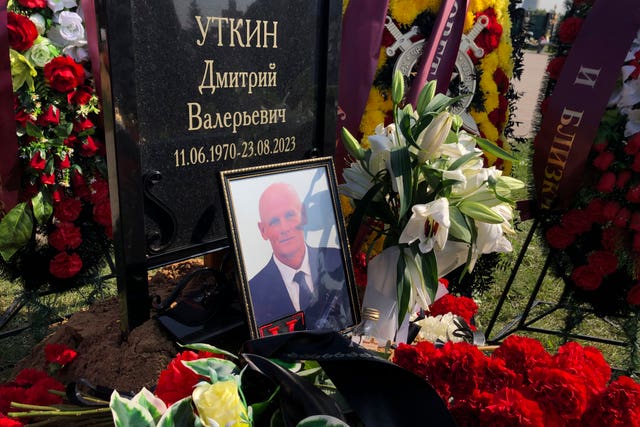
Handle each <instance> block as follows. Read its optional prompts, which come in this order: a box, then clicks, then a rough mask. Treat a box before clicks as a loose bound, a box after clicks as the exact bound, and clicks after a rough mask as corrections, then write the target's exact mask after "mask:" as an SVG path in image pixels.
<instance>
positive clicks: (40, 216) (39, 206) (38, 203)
mask: <svg viewBox="0 0 640 427" xmlns="http://www.w3.org/2000/svg"><path fill="white" fill-rule="evenodd" d="M31 205H32V206H33V216H34V217H35V219H36V221H37V222H38V224H41V225H42V224H44V223H45V222H47V221H48V220H49V218H51V215H52V214H53V204H52V203H51V197H50V196H49V195H48V194H45V193H43V192H42V191H38V193H37V194H36V195H35V196H33V197H32V198H31Z"/></svg>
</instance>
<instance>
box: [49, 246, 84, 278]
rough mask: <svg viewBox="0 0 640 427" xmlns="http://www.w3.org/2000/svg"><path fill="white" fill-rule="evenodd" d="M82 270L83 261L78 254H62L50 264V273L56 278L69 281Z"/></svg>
mask: <svg viewBox="0 0 640 427" xmlns="http://www.w3.org/2000/svg"><path fill="white" fill-rule="evenodd" d="M81 269H82V259H81V258H80V256H79V255H78V254H76V253H72V254H68V253H66V252H60V253H59V254H58V255H56V256H55V257H53V259H52V260H51V262H50V263H49V271H50V272H51V274H52V275H53V276H55V277H58V278H60V279H68V278H70V277H73V276H75V275H76V274H78V272H79V271H80V270H81Z"/></svg>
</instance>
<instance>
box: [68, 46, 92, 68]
mask: <svg viewBox="0 0 640 427" xmlns="http://www.w3.org/2000/svg"><path fill="white" fill-rule="evenodd" d="M62 53H64V54H65V55H68V56H70V57H72V58H73V60H74V61H76V62H78V63H80V62H84V61H86V60H88V59H89V51H88V50H87V44H86V43H81V44H77V45H69V46H66V47H65V48H64V49H62Z"/></svg>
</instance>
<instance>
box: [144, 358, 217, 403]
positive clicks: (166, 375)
mask: <svg viewBox="0 0 640 427" xmlns="http://www.w3.org/2000/svg"><path fill="white" fill-rule="evenodd" d="M207 357H215V355H213V354H211V353H207V352H199V353H195V352H193V351H190V350H187V351H183V352H182V353H179V354H178V355H177V356H176V357H174V358H173V360H172V361H171V362H169V366H167V369H165V370H164V371H162V372H160V376H159V377H158V386H157V387H156V391H155V393H156V396H158V397H159V398H160V399H162V400H163V401H164V403H166V404H167V406H169V405H171V404H173V403H174V402H177V401H178V400H180V399H182V398H185V397H187V396H191V393H192V392H193V387H194V386H195V385H196V384H197V383H198V382H199V381H201V380H202V379H203V377H202V376H200V375H198V374H196V373H195V372H193V371H192V370H191V369H189V368H187V367H186V366H185V365H183V364H182V361H185V362H187V361H189V360H197V359H203V358H207Z"/></svg>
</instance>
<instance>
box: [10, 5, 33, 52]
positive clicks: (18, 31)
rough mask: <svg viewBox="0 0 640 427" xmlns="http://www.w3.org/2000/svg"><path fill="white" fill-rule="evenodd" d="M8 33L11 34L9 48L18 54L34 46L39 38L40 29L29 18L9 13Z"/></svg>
mask: <svg viewBox="0 0 640 427" xmlns="http://www.w3.org/2000/svg"><path fill="white" fill-rule="evenodd" d="M7 31H8V33H9V46H11V49H13V50H17V51H18V52H24V51H25V50H27V49H29V48H30V47H31V46H33V42H34V41H35V39H37V38H38V29H37V28H36V25H35V24H34V23H33V22H31V20H30V19H29V18H27V17H26V16H24V15H19V14H17V13H13V12H8V13H7Z"/></svg>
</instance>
